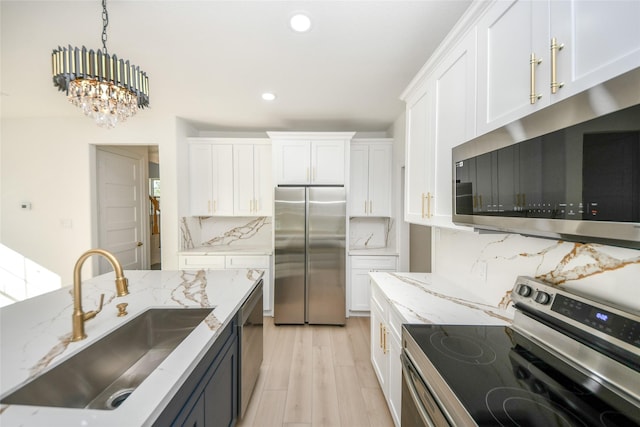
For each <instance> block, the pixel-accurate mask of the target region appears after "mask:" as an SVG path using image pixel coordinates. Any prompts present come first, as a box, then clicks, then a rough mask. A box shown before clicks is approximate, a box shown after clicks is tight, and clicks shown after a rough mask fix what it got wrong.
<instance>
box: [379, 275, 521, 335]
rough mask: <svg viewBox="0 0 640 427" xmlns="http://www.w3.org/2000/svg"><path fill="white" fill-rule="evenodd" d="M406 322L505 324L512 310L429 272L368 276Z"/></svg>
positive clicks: (509, 319) (509, 321)
mask: <svg viewBox="0 0 640 427" xmlns="http://www.w3.org/2000/svg"><path fill="white" fill-rule="evenodd" d="M369 275H370V276H371V278H372V279H373V280H374V281H375V282H376V284H377V285H378V286H379V287H380V289H381V290H382V292H383V293H384V294H385V295H386V297H387V299H388V300H389V301H390V302H391V304H393V306H394V308H395V309H396V311H397V312H398V313H399V314H400V315H401V316H402V318H403V319H404V321H405V323H435V324H468V325H508V324H510V323H511V320H512V319H513V308H512V307H505V306H504V304H502V302H497V303H495V304H494V303H492V302H491V301H485V300H484V299H483V298H482V297H481V296H480V295H477V294H475V293H473V292H471V291H469V290H467V289H464V288H463V287H461V286H460V285H457V284H455V283H453V282H451V281H448V280H446V279H444V278H442V277H439V276H437V275H435V274H432V273H386V272H372V273H369Z"/></svg>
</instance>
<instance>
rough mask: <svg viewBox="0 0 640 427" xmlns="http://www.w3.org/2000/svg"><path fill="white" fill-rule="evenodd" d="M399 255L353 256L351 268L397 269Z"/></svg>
mask: <svg viewBox="0 0 640 427" xmlns="http://www.w3.org/2000/svg"><path fill="white" fill-rule="evenodd" d="M396 261H397V257H395V256H385V255H380V256H360V255H358V256H352V257H351V268H362V269H367V270H369V271H371V270H395V269H396Z"/></svg>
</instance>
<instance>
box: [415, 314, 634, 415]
mask: <svg viewBox="0 0 640 427" xmlns="http://www.w3.org/2000/svg"><path fill="white" fill-rule="evenodd" d="M404 326H405V328H406V329H407V332H409V334H410V335H411V337H412V338H413V339H414V340H415V341H416V342H417V343H418V344H419V346H420V347H421V349H422V351H423V352H424V353H425V354H426V356H427V357H428V358H429V360H430V361H431V363H432V364H433V366H434V367H435V369H436V370H437V371H438V373H439V374H440V376H441V377H442V378H443V379H444V381H445V382H446V383H447V385H448V387H450V388H451V390H452V391H453V393H454V394H455V395H456V397H457V398H458V400H460V402H461V403H462V404H463V406H464V407H465V408H466V409H467V411H468V412H469V414H470V415H471V416H472V417H473V419H474V420H475V422H476V423H477V424H478V425H479V426H521V427H533V426H544V427H555V426H558V427H560V426H605V427H610V426H621V427H623V426H624V427H630V426H638V425H640V424H639V423H640V408H637V407H633V406H629V404H627V403H626V402H625V403H624V404H622V403H621V404H619V405H618V404H617V402H616V400H615V399H617V397H616V396H615V395H613V394H611V393H609V394H607V392H606V391H603V390H602V387H600V386H598V384H597V383H595V382H594V381H593V380H590V379H589V378H588V377H585V376H583V375H582V374H579V373H576V372H575V370H573V369H571V368H569V367H568V366H567V365H564V364H563V362H560V361H558V360H556V359H555V358H554V357H553V356H551V355H549V356H547V355H545V354H541V353H540V352H539V351H536V350H537V349H539V348H538V347H536V346H535V345H534V344H532V343H530V342H529V341H528V340H526V339H525V338H524V337H522V336H521V335H519V334H517V333H516V332H514V331H513V330H512V329H510V328H508V327H504V326H463V325H404ZM534 353H535V354H534ZM545 353H546V352H545ZM536 354H538V355H539V356H541V357H542V358H541V357H539V356H538V355H536ZM543 358H544V360H543ZM556 362H557V363H556ZM552 365H553V366H552ZM612 403H613V404H612ZM623 412H624V414H623Z"/></svg>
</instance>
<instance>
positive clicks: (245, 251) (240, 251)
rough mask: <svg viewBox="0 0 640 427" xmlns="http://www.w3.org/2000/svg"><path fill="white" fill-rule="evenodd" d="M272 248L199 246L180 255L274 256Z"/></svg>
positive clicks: (183, 251)
mask: <svg viewBox="0 0 640 427" xmlns="http://www.w3.org/2000/svg"><path fill="white" fill-rule="evenodd" d="M272 254H273V248H271V247H270V246H227V245H218V246H198V247H197V248H191V249H183V250H181V251H179V252H178V255H272Z"/></svg>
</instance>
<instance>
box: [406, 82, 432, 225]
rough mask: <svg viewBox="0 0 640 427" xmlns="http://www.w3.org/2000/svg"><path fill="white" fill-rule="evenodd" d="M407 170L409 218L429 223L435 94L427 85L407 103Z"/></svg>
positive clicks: (413, 221) (407, 214) (407, 209)
mask: <svg viewBox="0 0 640 427" xmlns="http://www.w3.org/2000/svg"><path fill="white" fill-rule="evenodd" d="M406 115H407V149H406V159H405V160H406V161H405V165H406V169H405V188H406V191H405V221H407V222H412V223H416V224H429V218H428V217H429V212H428V209H427V208H428V207H429V206H428V203H427V202H428V201H429V196H430V195H431V193H432V191H433V190H432V188H431V182H432V178H431V177H432V174H433V170H432V166H433V137H432V134H431V132H430V131H431V130H432V125H431V124H432V118H433V94H432V92H431V90H430V88H428V87H427V88H424V90H423V91H421V92H420V93H418V94H417V96H416V97H415V98H414V99H411V100H409V101H408V103H407V112H406Z"/></svg>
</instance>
